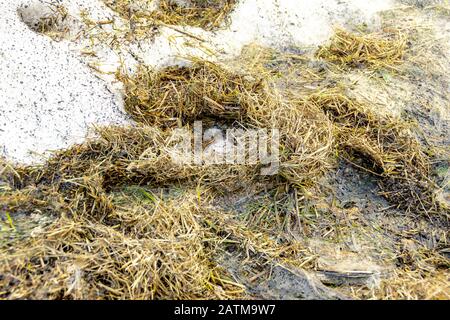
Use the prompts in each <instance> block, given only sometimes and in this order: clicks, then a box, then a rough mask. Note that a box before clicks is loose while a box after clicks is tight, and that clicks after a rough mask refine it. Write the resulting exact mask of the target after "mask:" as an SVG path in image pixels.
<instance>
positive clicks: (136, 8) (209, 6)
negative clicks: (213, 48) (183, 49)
mask: <svg viewBox="0 0 450 320" xmlns="http://www.w3.org/2000/svg"><path fill="white" fill-rule="evenodd" d="M104 2H105V3H106V5H108V6H109V7H110V8H111V9H113V10H114V11H116V12H117V13H119V15H120V16H121V17H122V18H124V19H126V20H130V21H135V22H137V23H138V24H139V23H147V25H148V24H149V23H151V24H155V25H161V24H163V25H178V26H179V25H181V26H192V27H199V28H204V29H206V30H215V29H217V28H220V27H224V26H226V25H227V24H228V23H229V22H230V21H229V20H228V16H229V14H230V13H231V11H232V10H233V9H234V6H235V3H236V1H235V0H206V1H205V0H189V1H186V3H185V4H184V5H183V4H181V3H179V2H177V1H173V0H160V1H159V4H158V6H157V8H156V10H152V9H153V8H151V6H150V5H151V2H152V1H147V0H144V1H136V2H130V1H129V0H104Z"/></svg>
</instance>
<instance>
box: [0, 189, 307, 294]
mask: <svg viewBox="0 0 450 320" xmlns="http://www.w3.org/2000/svg"><path fill="white" fill-rule="evenodd" d="M93 184H94V182H93V181H91V186H90V189H89V190H86V187H85V186H82V185H80V186H79V189H78V191H77V192H76V193H73V192H68V191H66V190H58V191H57V190H54V189H53V190H52V191H50V190H48V191H45V189H44V188H41V190H40V193H41V199H42V200H41V201H42V205H41V208H42V210H41V213H43V212H47V213H48V214H51V215H53V216H54V219H55V221H54V222H53V223H51V224H49V225H48V226H47V227H44V228H40V229H38V230H37V231H36V232H33V233H32V234H33V236H31V237H29V238H26V239H24V240H21V241H18V242H15V243H10V244H9V246H8V247H6V248H2V249H0V261H2V264H1V267H0V274H1V277H0V296H1V297H3V298H10V299H17V298H20V299H23V298H38V299H98V298H102V299H198V298H203V299H204V298H208V299H227V298H244V297H246V293H245V287H244V286H243V285H242V284H240V283H237V282H236V281H234V280H233V279H232V277H231V276H230V275H229V274H228V273H227V272H226V270H224V269H223V268H222V267H221V266H220V265H219V264H218V262H217V260H218V259H219V258H220V256H222V255H223V254H225V252H227V251H228V252H229V251H230V250H232V251H231V252H235V253H236V254H238V252H240V253H239V254H240V255H244V256H247V258H248V259H251V260H252V261H256V260H260V261H261V264H262V265H264V264H265V263H267V262H271V263H290V265H292V266H295V265H300V264H301V263H303V262H304V259H305V252H304V250H303V249H302V248H301V247H299V246H298V245H294V244H293V245H286V244H284V245H280V244H277V243H276V242H274V241H273V240H271V239H270V238H269V237H268V236H267V235H264V234H261V233H259V232H256V231H252V230H251V228H248V226H246V225H245V224H243V223H242V222H240V221H238V220H236V219H235V217H234V216H233V215H230V214H227V213H226V212H223V211H221V210H219V209H215V208H214V207H213V206H211V204H210V203H211V200H212V199H211V198H210V197H211V195H210V193H208V192H207V190H200V189H197V190H195V191H193V192H192V191H183V190H180V191H179V192H177V193H175V194H163V193H161V195H157V194H154V193H152V192H151V191H150V190H146V189H143V188H139V187H135V188H125V189H119V190H116V191H114V192H112V193H109V194H106V193H105V191H104V190H103V189H102V188H101V186H99V185H97V186H96V187H93ZM31 189H33V188H31V187H30V189H26V190H21V192H22V193H27V192H28V191H30V192H33V191H31ZM55 195H58V196H59V197H56V196H55ZM34 196H35V197H36V194H34ZM5 197H9V198H10V199H14V200H11V201H14V202H15V203H17V204H18V205H19V207H20V210H36V209H37V207H28V208H27V207H26V205H27V203H26V201H25V199H19V198H17V194H16V193H10V194H8V195H5ZM20 204H21V206H20ZM19 207H17V209H19ZM14 214H16V213H13V219H15V215H14ZM216 259H217V260H216ZM310 260H311V259H310V257H308V260H307V261H310Z"/></svg>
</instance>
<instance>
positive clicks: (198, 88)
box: [120, 61, 259, 126]
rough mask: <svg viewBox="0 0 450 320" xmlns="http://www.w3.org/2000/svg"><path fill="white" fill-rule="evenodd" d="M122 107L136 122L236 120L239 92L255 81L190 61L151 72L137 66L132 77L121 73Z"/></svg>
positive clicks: (239, 109)
mask: <svg viewBox="0 0 450 320" xmlns="http://www.w3.org/2000/svg"><path fill="white" fill-rule="evenodd" d="M120 79H121V80H122V81H123V82H124V84H125V92H126V95H125V106H126V110H127V112H128V113H129V114H131V115H132V116H133V117H134V119H135V120H136V121H139V122H142V123H145V124H149V125H158V126H176V125H178V124H179V123H189V122H192V121H193V120H195V119H200V118H202V117H208V116H210V117H211V116H212V117H215V118H224V119H239V118H240V117H241V116H242V115H243V113H244V112H245V110H244V109H243V106H242V101H241V98H242V92H243V91H256V90H257V88H258V85H259V83H258V81H257V80H255V79H253V81H252V80H248V79H246V78H245V76H244V75H240V74H236V73H232V72H230V71H228V70H226V69H224V68H222V67H220V66H219V65H217V64H214V63H211V62H206V61H194V63H193V65H192V66H189V67H167V68H164V69H162V70H159V71H154V70H151V69H149V68H146V67H141V68H140V69H139V70H138V72H137V73H136V74H135V75H134V76H131V77H130V76H127V75H121V76H120Z"/></svg>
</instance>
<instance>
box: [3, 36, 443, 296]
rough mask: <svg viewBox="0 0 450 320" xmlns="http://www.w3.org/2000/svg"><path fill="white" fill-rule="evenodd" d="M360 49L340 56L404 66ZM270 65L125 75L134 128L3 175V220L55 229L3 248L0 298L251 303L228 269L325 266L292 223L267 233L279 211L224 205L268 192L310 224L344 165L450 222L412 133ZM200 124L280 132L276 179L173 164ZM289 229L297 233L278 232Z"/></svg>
mask: <svg viewBox="0 0 450 320" xmlns="http://www.w3.org/2000/svg"><path fill="white" fill-rule="evenodd" d="M337 36H341V37H342V34H339V33H338V35H337ZM351 39H358V41H360V42H361V39H360V38H358V37H351ZM363 40H364V41H363V44H364V46H363V47H362V49H361V50H363V49H364V52H367V50H372V47H373V46H374V44H373V43H372V42H370V41H368V40H367V38H363ZM377 46H378V47H377ZM377 46H375V47H376V48H377V50H387V49H388V48H391V47H383V46H379V44H378V45H377ZM358 47H359V46H358ZM354 48H355V46H354V45H349V46H348V47H344V48H343V49H342V50H344V49H345V50H348V51H349V52H348V55H347V57H350V56H351V57H353V59H355V61H359V62H361V61H363V62H370V63H371V64H374V63H375V62H376V63H380V64H381V65H384V66H386V65H389V64H392V63H393V62H395V63H397V60H396V59H400V58H401V56H397V58H395V57H394V55H391V54H390V53H389V52H387V53H385V54H384V55H382V54H381V53H380V54H378V55H377V57H376V58H374V57H373V56H372V55H366V54H362V53H361V52H362V51H361V50H359V51H360V52H359V53H358V55H355V53H354ZM339 50H341V49H339ZM389 50H390V49H389ZM389 50H388V51H389ZM272 55H273V53H271V54H265V55H261V57H262V58H261V61H258V62H257V61H253V63H251V64H246V65H245V68H243V70H241V71H236V70H234V69H231V68H227V67H225V66H224V65H221V64H215V63H211V62H206V61H199V60H196V61H193V62H192V64H191V65H190V66H188V67H178V68H175V67H169V68H165V69H162V70H159V71H157V70H151V69H149V68H146V67H144V66H142V67H141V68H140V69H139V71H138V72H137V73H136V74H135V75H127V74H123V73H122V74H120V75H119V78H120V80H122V81H123V82H124V85H125V103H126V110H127V111H128V112H129V113H130V114H131V116H132V117H133V118H134V119H135V120H136V122H137V124H136V125H135V126H133V127H125V128H123V127H108V128H99V129H98V130H97V133H98V137H97V138H95V139H91V140H88V141H86V142H85V143H83V144H81V145H76V146H73V147H71V148H69V149H68V150H64V151H60V152H58V153H56V154H54V155H53V156H52V157H51V158H50V159H49V160H48V161H47V163H46V164H45V165H43V166H38V167H26V168H19V167H14V166H4V169H3V170H2V171H1V174H2V176H1V180H2V181H3V182H4V183H5V184H6V185H7V186H8V188H6V189H4V190H5V191H3V192H2V193H1V195H0V197H1V198H0V199H1V203H2V211H5V212H6V211H7V212H8V213H9V214H11V216H12V219H14V215H15V214H19V213H23V212H26V213H30V212H35V213H36V212H37V213H39V214H41V215H49V216H52V217H53V219H54V222H53V223H51V224H50V225H48V226H46V227H44V228H40V229H38V230H36V231H35V232H33V236H31V237H29V238H27V239H25V240H20V241H18V242H13V243H9V244H8V245H6V246H2V247H3V248H2V249H0V261H1V264H0V297H3V298H74V299H80V298H85V299H97V298H100V299H102V298H103V299H104V298H122V299H124V298H130V299H168V298H176V299H196V298H214V299H221V298H246V297H249V291H247V290H246V289H247V288H246V286H245V283H247V282H245V281H240V280H239V279H236V278H235V277H233V274H231V273H230V272H229V270H228V269H226V268H224V267H223V265H222V264H221V263H220V261H222V260H223V259H225V260H227V257H230V256H233V255H238V256H241V257H244V259H243V260H244V261H246V263H250V264H254V265H257V266H258V267H259V268H266V269H268V270H270V269H271V268H272V267H273V266H275V265H285V266H287V265H288V266H290V267H291V268H294V269H295V268H298V270H300V268H302V267H307V266H309V267H312V266H313V265H314V260H315V258H316V257H315V256H314V255H313V254H311V253H310V252H309V250H307V249H306V248H305V247H304V246H303V245H302V244H301V242H300V241H298V238H299V236H298V235H294V234H293V233H294V232H295V231H293V229H291V228H290V224H291V221H290V220H289V221H288V222H287V223H288V225H289V228H288V227H287V226H286V223H283V224H282V225H283V228H280V229H276V228H274V227H273V225H272V227H271V228H262V227H261V226H263V225H264V223H268V221H272V220H271V219H273V217H271V216H269V215H268V212H269V213H270V210H269V211H266V210H265V209H263V211H260V210H258V211H256V212H257V214H258V215H259V216H254V215H253V216H252V217H253V218H251V219H250V218H248V219H240V218H239V216H238V215H236V214H235V213H234V212H227V211H226V210H223V209H221V208H220V207H218V206H217V205H216V203H217V201H218V200H217V199H215V198H220V197H221V196H223V195H224V194H227V195H230V194H231V195H233V194H237V193H238V192H239V191H242V190H248V189H250V188H251V187H254V186H256V185H258V183H261V182H262V183H263V185H265V188H266V189H272V190H276V194H277V199H278V200H277V201H278V202H280V206H281V207H283V208H285V209H284V210H286V211H289V210H291V209H289V208H292V211H293V212H294V213H295V216H296V217H297V218H296V219H292V220H294V222H295V223H298V224H300V222H301V221H300V209H299V207H300V205H303V204H304V203H302V199H305V198H306V197H308V188H309V187H314V186H315V185H316V184H317V182H318V180H320V178H321V177H323V176H324V174H326V173H328V172H330V171H331V170H332V169H333V167H334V166H335V164H336V162H337V160H338V159H339V158H340V159H345V160H346V161H348V162H350V163H352V164H353V165H355V166H357V167H359V168H361V169H363V170H365V171H367V172H368V173H370V174H371V175H373V176H374V177H376V178H377V179H378V181H379V183H380V186H381V189H382V191H383V194H384V196H385V197H386V199H388V200H389V201H391V203H392V204H393V205H395V206H398V207H399V208H402V209H404V210H407V211H409V212H411V213H427V214H428V215H431V214H433V213H434V214H442V213H444V214H445V212H446V211H445V209H444V208H442V207H439V205H438V204H437V203H436V202H435V201H434V195H433V188H434V185H433V183H432V181H431V179H430V168H429V167H430V164H429V163H430V159H429V158H428V156H427V155H426V154H425V153H424V152H423V150H422V147H421V145H420V144H419V142H418V141H417V140H416V139H415V137H414V136H413V134H412V133H411V130H410V127H409V126H408V124H406V123H404V122H402V121H401V120H400V119H395V118H392V117H388V116H384V115H378V114H377V113H375V112H374V111H372V110H371V109H370V108H368V107H367V106H366V105H364V104H363V103H361V102H358V101H356V100H354V99H351V98H349V97H348V96H347V94H346V90H345V88H343V87H342V86H340V85H338V84H337V85H336V84H335V85H329V86H328V87H326V88H322V89H312V90H309V91H307V92H305V91H304V90H302V88H297V89H298V90H295V89H296V87H295V86H296V82H292V83H290V84H289V85H288V86H286V83H287V82H288V81H283V80H281V81H280V80H279V79H278V80H277V78H276V77H273V70H268V69H270V68H272V67H271V66H270V63H268V60H271V59H272V58H271V56H272ZM348 59H349V58H345V59H344V60H345V61H347V60H348ZM293 60H295V63H292V64H289V63H287V65H288V67H289V68H296V70H295V72H293V71H292V72H289V74H290V75H294V76H297V77H298V75H299V74H305V75H307V78H308V79H314V81H319V80H320V79H321V75H319V74H315V73H314V72H313V71H312V70H310V69H308V68H307V67H305V66H304V64H303V63H301V60H298V59H295V57H292V56H291V57H290V58H289V61H293ZM332 60H333V59H332ZM344 60H343V61H344ZM271 61H272V60H271ZM299 61H300V62H299ZM339 61H340V60H339ZM380 61H384V62H380ZM272 62H274V61H272ZM345 63H346V64H347V63H348V62H345ZM274 64H275V63H274ZM261 70H264V71H263V72H261ZM285 80H286V79H285ZM280 84H282V85H280ZM292 89H294V90H292ZM195 120H204V121H211V122H220V123H221V125H224V126H228V127H233V126H239V127H240V128H255V127H259V128H277V129H279V130H280V139H281V141H280V142H281V147H280V148H281V150H280V151H281V158H282V159H281V160H282V163H281V168H280V172H279V174H278V175H276V176H270V177H261V176H259V169H260V167H261V165H260V164H259V163H257V164H253V165H248V166H237V165H219V166H194V165H186V164H185V165H180V164H177V163H176V162H174V161H173V159H172V158H171V156H170V155H171V154H170V150H171V146H172V144H173V136H172V133H173V131H172V130H171V129H172V128H174V127H181V128H188V129H191V126H192V122H193V121H195ZM152 188H153V189H157V190H159V191H155V192H152V191H151V189H152ZM164 188H168V189H170V190H171V191H170V192H169V194H167V193H164V192H163V191H161V190H165V189H164ZM160 191H161V193H159V192H160ZM279 199H282V200H279ZM216 200H217V201H216ZM219 202H220V201H219ZM291 202H292V205H290V204H289V203H291ZM286 208H287V209H286ZM229 210H231V209H229ZM276 210H277V209H276ZM275 217H276V219H278V218H280V219H281V218H283V219H286V221H287V220H288V219H287V217H291V216H284V217H282V216H281V215H280V214H279V213H278V212H276V216H275ZM292 217H293V216H292ZM254 219H260V220H259V222H255V220H254ZM261 219H266V220H265V221H262V220H261ZM289 219H291V218H289ZM286 228H287V229H286ZM298 229H299V230H301V229H302V227H301V226H299V228H298ZM286 231H287V232H290V233H292V234H291V235H292V237H285V236H284V235H283V234H278V235H276V232H279V233H282V232H286ZM297 231H298V230H297ZM280 239H281V240H282V241H280ZM277 240H278V241H277ZM269 273H270V272H269ZM311 281H312V280H311ZM384 294H385V295H386V294H387V293H384Z"/></svg>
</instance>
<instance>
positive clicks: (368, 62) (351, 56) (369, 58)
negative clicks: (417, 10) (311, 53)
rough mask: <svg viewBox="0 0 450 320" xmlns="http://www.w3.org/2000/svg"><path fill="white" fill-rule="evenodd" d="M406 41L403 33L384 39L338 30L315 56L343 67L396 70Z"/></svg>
mask: <svg viewBox="0 0 450 320" xmlns="http://www.w3.org/2000/svg"><path fill="white" fill-rule="evenodd" d="M406 44H407V39H406V37H405V36H404V35H403V34H402V33H400V32H398V33H397V34H395V35H391V36H389V37H388V38H383V37H381V36H380V35H377V34H375V35H374V34H368V35H364V34H362V35H359V34H355V33H350V32H347V31H345V30H342V29H336V31H335V35H334V37H333V39H332V40H331V44H330V45H329V46H324V47H321V48H320V49H319V50H318V51H317V54H316V55H317V57H318V58H321V59H325V60H327V61H330V62H332V63H334V64H337V65H339V66H341V67H356V68H363V67H369V68H372V69H381V68H385V69H395V66H396V65H398V64H400V63H402V61H403V58H404V56H405V52H406V48H407V45H406Z"/></svg>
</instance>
